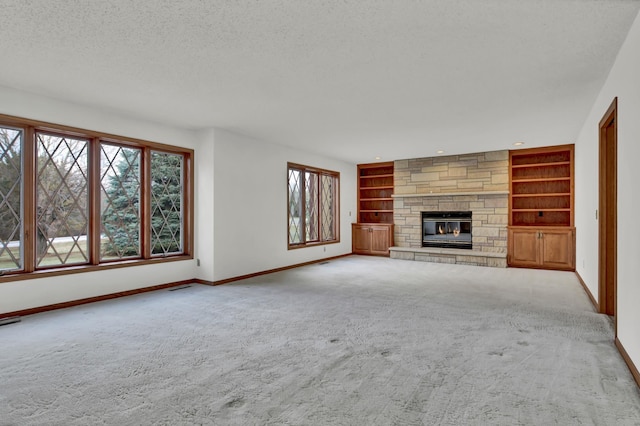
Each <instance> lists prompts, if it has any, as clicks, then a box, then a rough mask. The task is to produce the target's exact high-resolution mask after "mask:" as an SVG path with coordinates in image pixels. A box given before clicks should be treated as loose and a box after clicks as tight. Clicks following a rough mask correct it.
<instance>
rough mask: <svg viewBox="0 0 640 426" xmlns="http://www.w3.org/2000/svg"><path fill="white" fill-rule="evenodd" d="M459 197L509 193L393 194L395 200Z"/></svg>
mask: <svg viewBox="0 0 640 426" xmlns="http://www.w3.org/2000/svg"><path fill="white" fill-rule="evenodd" d="M459 195H509V191H467V192H429V193H422V194H393V195H392V197H393V198H419V197H454V196H459Z"/></svg>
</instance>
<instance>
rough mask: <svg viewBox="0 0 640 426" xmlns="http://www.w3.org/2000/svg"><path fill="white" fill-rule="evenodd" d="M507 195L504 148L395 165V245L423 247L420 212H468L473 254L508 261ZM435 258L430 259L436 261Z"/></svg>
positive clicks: (506, 170)
mask: <svg viewBox="0 0 640 426" xmlns="http://www.w3.org/2000/svg"><path fill="white" fill-rule="evenodd" d="M508 194H509V151H506V150H505V151H493V152H483V153H475V154H465V155H454V156H443V157H430V158H417V159H411V160H399V161H395V163H394V202H393V218H394V224H395V233H394V239H395V246H396V247H406V248H421V247H422V237H421V216H420V213H421V212H422V211H448V210H470V211H471V212H472V234H473V240H472V243H473V252H478V251H480V252H486V253H504V255H505V258H506V253H507V223H508V198H509V195H508ZM458 251H459V252H461V253H464V252H465V250H458ZM471 254H472V253H469V255H471ZM437 256H438V255H437V254H434V255H431V256H430V257H429V258H428V259H426V260H429V261H438V260H437ZM434 259H435V260H434ZM470 263H474V262H470ZM477 263H478V264H487V262H486V261H482V262H480V261H478V262H477ZM503 263H504V262H503ZM495 266H497V265H495Z"/></svg>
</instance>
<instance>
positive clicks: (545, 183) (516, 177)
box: [509, 145, 573, 226]
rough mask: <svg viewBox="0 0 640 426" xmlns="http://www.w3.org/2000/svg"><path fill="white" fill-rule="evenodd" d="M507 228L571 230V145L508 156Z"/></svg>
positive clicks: (521, 151) (516, 152)
mask: <svg viewBox="0 0 640 426" xmlns="http://www.w3.org/2000/svg"><path fill="white" fill-rule="evenodd" d="M510 165H511V167H510V170H511V190H510V215H509V225H512V226H573V145H563V146H559V147H551V148H544V149H542V148H541V149H532V150H518V151H511V152H510Z"/></svg>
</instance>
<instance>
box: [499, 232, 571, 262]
mask: <svg viewBox="0 0 640 426" xmlns="http://www.w3.org/2000/svg"><path fill="white" fill-rule="evenodd" d="M508 247H509V252H508V257H507V259H508V262H509V265H510V266H520V267H529V268H545V269H562V270H569V271H573V270H575V228H572V227H557V228H556V227H545V228H534V227H527V226H514V227H510V228H509V241H508Z"/></svg>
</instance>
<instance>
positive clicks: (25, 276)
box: [0, 254, 193, 284]
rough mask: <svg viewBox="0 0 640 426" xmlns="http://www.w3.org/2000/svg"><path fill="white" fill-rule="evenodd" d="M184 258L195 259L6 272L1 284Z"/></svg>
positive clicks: (163, 258)
mask: <svg viewBox="0 0 640 426" xmlns="http://www.w3.org/2000/svg"><path fill="white" fill-rule="evenodd" d="M183 260H193V256H191V255H187V254H181V255H176V256H168V257H160V258H153V259H134V260H123V261H118V262H109V263H102V264H100V265H78V266H70V267H66V268H57V269H46V270H40V271H34V272H13V273H12V272H10V271H9V272H5V275H2V276H0V284H2V283H7V282H13V281H24V280H32V279H36V278H50V277H56V276H60V275H71V274H81V273H85V272H96V271H106V270H108V269H118V268H128V267H133V266H143V265H155V264H160V263H166V262H177V261H183Z"/></svg>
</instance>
